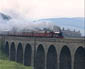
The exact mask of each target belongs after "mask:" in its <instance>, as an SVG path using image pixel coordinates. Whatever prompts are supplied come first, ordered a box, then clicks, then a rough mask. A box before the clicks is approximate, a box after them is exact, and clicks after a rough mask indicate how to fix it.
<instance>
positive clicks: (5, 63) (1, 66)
mask: <svg viewBox="0 0 85 69" xmlns="http://www.w3.org/2000/svg"><path fill="white" fill-rule="evenodd" d="M1 46H2V41H1V40H0V69H32V67H28V66H24V65H23V64H19V63H16V62H12V61H9V60H8V57H7V56H6V55H5V54H4V53H3V51H2V47H1Z"/></svg>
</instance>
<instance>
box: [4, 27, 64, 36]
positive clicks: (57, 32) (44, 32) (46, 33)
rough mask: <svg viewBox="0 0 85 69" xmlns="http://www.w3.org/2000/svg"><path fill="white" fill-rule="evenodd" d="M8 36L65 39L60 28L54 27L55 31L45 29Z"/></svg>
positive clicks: (13, 33) (11, 33)
mask: <svg viewBox="0 0 85 69" xmlns="http://www.w3.org/2000/svg"><path fill="white" fill-rule="evenodd" d="M5 35H6V36H16V37H45V38H46V37H47V38H63V35H62V32H61V29H60V28H59V27H53V30H49V29H43V30H37V31H27V32H26V31H23V32H8V33H6V34H5Z"/></svg>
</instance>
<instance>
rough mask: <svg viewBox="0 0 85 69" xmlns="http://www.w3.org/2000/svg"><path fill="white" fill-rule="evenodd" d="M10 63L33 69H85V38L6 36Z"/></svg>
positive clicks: (5, 44) (5, 41)
mask: <svg viewBox="0 0 85 69" xmlns="http://www.w3.org/2000/svg"><path fill="white" fill-rule="evenodd" d="M2 39H3V41H4V49H5V52H6V54H7V55H8V56H9V60H10V61H16V62H18V63H21V64H24V65H26V66H32V68H33V69H85V40H84V39H83V38H63V39H61V38H35V37H15V36H7V37H6V36H4V37H2Z"/></svg>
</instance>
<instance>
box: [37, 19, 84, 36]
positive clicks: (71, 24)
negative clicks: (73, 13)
mask: <svg viewBox="0 0 85 69" xmlns="http://www.w3.org/2000/svg"><path fill="white" fill-rule="evenodd" d="M84 20H85V18H83V17H77V18H76V17H75V18H47V19H39V20H37V22H50V23H53V24H55V25H58V26H60V27H61V28H62V27H64V28H65V29H70V30H74V29H75V30H76V31H78V30H80V31H81V33H82V35H84V27H85V24H84V23H85V22H84Z"/></svg>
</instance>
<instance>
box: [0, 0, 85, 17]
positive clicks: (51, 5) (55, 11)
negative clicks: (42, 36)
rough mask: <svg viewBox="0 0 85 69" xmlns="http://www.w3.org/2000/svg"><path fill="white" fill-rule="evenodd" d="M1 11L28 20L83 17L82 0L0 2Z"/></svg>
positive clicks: (0, 0) (16, 0)
mask: <svg viewBox="0 0 85 69" xmlns="http://www.w3.org/2000/svg"><path fill="white" fill-rule="evenodd" d="M3 10H5V11H6V10H14V11H17V12H19V13H21V14H23V15H25V16H27V17H29V18H51V17H84V0H0V11H3Z"/></svg>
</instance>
